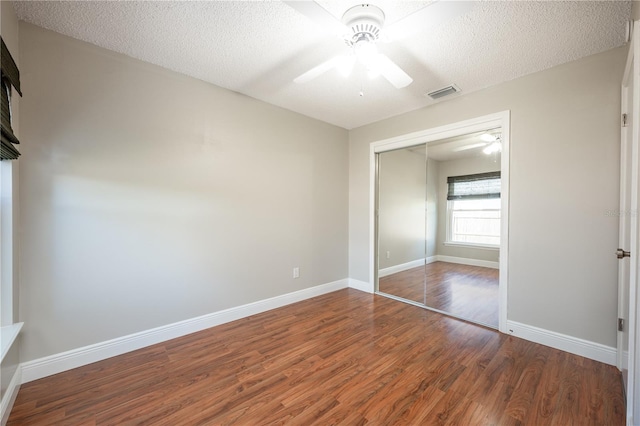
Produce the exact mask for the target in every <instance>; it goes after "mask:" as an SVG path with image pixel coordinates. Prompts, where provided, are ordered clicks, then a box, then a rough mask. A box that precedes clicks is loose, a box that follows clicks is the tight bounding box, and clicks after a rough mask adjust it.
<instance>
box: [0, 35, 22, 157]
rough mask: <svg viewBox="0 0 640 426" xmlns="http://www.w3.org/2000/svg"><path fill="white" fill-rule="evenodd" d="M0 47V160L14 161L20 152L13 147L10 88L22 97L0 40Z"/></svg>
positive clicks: (13, 65)
mask: <svg viewBox="0 0 640 426" xmlns="http://www.w3.org/2000/svg"><path fill="white" fill-rule="evenodd" d="M0 41H1V42H2V47H1V50H0V56H1V58H0V68H1V71H2V73H1V76H0V127H1V132H0V142H1V144H0V160H15V159H16V158H18V156H19V155H20V152H18V150H17V149H16V148H15V147H14V146H13V144H18V143H20V141H18V138H16V136H15V135H14V134H13V128H12V127H11V87H14V88H15V89H16V91H17V92H18V93H19V94H20V96H22V91H21V90H20V72H19V71H18V67H17V66H16V63H15V61H14V60H13V57H12V56H11V53H9V49H8V48H7V45H6V44H4V40H2V39H1V38H0Z"/></svg>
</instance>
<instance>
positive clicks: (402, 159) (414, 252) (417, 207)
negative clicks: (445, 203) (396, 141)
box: [378, 146, 427, 269]
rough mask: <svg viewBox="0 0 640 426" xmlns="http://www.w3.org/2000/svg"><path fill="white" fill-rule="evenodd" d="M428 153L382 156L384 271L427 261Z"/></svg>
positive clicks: (403, 151) (381, 248)
mask: <svg viewBox="0 0 640 426" xmlns="http://www.w3.org/2000/svg"><path fill="white" fill-rule="evenodd" d="M425 153H426V151H425V149H424V146H423V147H422V150H421V151H420V152H416V151H414V150H410V149H398V150H395V151H389V152H383V153H381V154H380V157H379V186H380V190H379V196H378V203H379V204H378V210H379V224H378V227H379V239H378V241H379V242H378V246H379V252H380V253H379V256H380V257H379V260H378V262H379V267H380V269H384V268H388V267H390V266H396V265H401V264H403V263H408V262H411V261H414V260H419V259H424V256H425V225H426V219H425V194H426V192H427V188H426V185H427V176H426V157H425ZM387 252H388V253H389V258H387Z"/></svg>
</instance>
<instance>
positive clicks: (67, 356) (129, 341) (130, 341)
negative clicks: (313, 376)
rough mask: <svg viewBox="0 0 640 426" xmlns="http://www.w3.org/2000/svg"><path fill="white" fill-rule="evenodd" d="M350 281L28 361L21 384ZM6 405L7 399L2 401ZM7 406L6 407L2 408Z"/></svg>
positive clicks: (254, 313) (257, 312)
mask: <svg viewBox="0 0 640 426" xmlns="http://www.w3.org/2000/svg"><path fill="white" fill-rule="evenodd" d="M349 284H350V282H349V280H348V279H346V278H345V279H342V280H338V281H334V282H330V283H327V284H322V285H318V286H315V287H310V288H306V289H303V290H299V291H294V292H292V293H287V294H283V295H280V296H276V297H272V298H269V299H264V300H259V301H257V302H252V303H247V304H246V305H242V306H237V307H234V308H229V309H225V310H222V311H218V312H213V313H210V314H206V315H202V316H200V317H196V318H191V319H188V320H184V321H179V322H176V323H173V324H168V325H165V326H162V327H157V328H153V329H150V330H145V331H141V332H139V333H134V334H130V335H127V336H123V337H118V338H116V339H112V340H108V341H105V342H100V343H96V344H93V345H89V346H84V347H81V348H78V349H73V350H70V351H66V352H62V353H59V354H55V355H50V356H47V357H44V358H39V359H35V360H33V361H27V362H24V363H22V364H21V366H22V383H27V382H31V381H33V380H38V379H41V378H43V377H47V376H51V375H52V374H57V373H61V372H63V371H67V370H71V369H73V368H77V367H81V366H83V365H87V364H91V363H93V362H97V361H102V360H104V359H107V358H111V357H113V356H117V355H122V354H125V353H127V352H131V351H135V350H137V349H141V348H144V347H147V346H150V345H155V344H157V343H162V342H165V341H167V340H171V339H175V338H176V337H181V336H185V335H187V334H191V333H195V332H197V331H201V330H205V329H207V328H210V327H215V326H216V325H220V324H224V323H227V322H231V321H235V320H238V319H241V318H245V317H248V316H250V315H256V314H259V313H262V312H265V311H269V310H271V309H276V308H280V307H282V306H286V305H290V304H291V303H296V302H300V301H302V300H306V299H310V298H312V297H315V296H320V295H323V294H326V293H331V292H332V291H336V290H341V289H343V288H347V287H349ZM2 402H3V404H4V399H3V401H2ZM3 406H4V405H3Z"/></svg>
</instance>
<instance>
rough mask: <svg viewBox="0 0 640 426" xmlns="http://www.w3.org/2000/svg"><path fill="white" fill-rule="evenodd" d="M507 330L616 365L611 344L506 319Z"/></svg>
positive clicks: (524, 337)
mask: <svg viewBox="0 0 640 426" xmlns="http://www.w3.org/2000/svg"><path fill="white" fill-rule="evenodd" d="M507 331H508V333H509V334H512V335H514V336H516V337H520V338H522V339H525V340H529V341H531V342H535V343H540V344H541V345H545V346H549V347H552V348H555V349H559V350H561V351H565V352H569V353H572V354H575V355H580V356H583V357H585V358H589V359H593V360H596V361H600V362H604V363H605V364H609V365H614V366H615V365H616V361H617V351H616V348H614V347H611V346H606V345H602V344H600V343H595V342H591V341H589V340H583V339H580V338H577V337H573V336H567V335H566V334H561V333H556V332H555V331H549V330H545V329H543V328H538V327H534V326H531V325H527V324H522V323H519V322H515V321H507Z"/></svg>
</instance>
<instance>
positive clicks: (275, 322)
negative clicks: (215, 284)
mask: <svg viewBox="0 0 640 426" xmlns="http://www.w3.org/2000/svg"><path fill="white" fill-rule="evenodd" d="M623 413H624V402H623V396H622V385H621V379H620V374H619V372H618V371H617V370H616V369H615V368H614V367H612V366H609V365H605V364H602V363H599V362H595V361H591V360H589V359H585V358H581V357H579V356H574V355H571V354H568V353H565V352H561V351H558V350H555V349H551V348H548V347H545V346H541V345H537V344H534V343H530V342H528V341H525V340H521V339H518V338H515V337H511V336H506V335H503V334H500V333H498V332H496V331H492V330H490V329H487V328H484V327H480V326H475V325H473V324H469V323H466V322H463V321H459V320H456V319H453V318H450V317H447V316H444V315H441V314H438V313H435V312H431V311H428V310H426V309H423V308H420V307H416V306H412V305H409V304H405V303H402V302H398V301H395V300H392V299H388V298H385V297H381V296H376V295H370V294H367V293H363V292H359V291H357V290H351V289H347V290H340V291H337V292H334V293H330V294H327V295H324V296H320V297H316V298H313V299H310V300H307V301H303V302H300V303H296V304H293V305H289V306H286V307H283V308H280V309H276V310H273V311H269V312H266V313H263V314H260V315H255V316H252V317H249V318H244V319H242V320H239V321H235V322H232V323H228V324H225V325H221V326H218V327H214V328H211V329H208V330H205V331H202V332H199V333H195V334H192V335H188V336H185V337H182V338H179V339H175V340H171V341H168V342H166V343H162V344H158V345H155V346H151V347H148V348H145V349H142V350H138V351H135V352H131V353H129V354H125V355H121V356H118V357H114V358H111V359H108V360H105V361H101V362H98V363H94V364H91V365H88V366H85V367H81V368H77V369H75V370H71V371H67V372H65V373H61V374H58V375H55V376H51V377H48V378H44V379H41V380H38V381H34V382H31V383H27V384H25V385H23V386H22V388H21V389H20V392H19V394H18V398H17V400H16V403H15V405H14V408H13V411H12V413H11V417H10V419H9V424H10V425H54V424H55V425H94V424H98V425H134V424H135V425H140V424H146V425H218V424H225V425H231V424H236V425H272V424H292V425H310V424H319V425H329V424H344V425H358V424H365V423H367V424H373V425H389V424H407V425H432V424H433V425H435V424H453V425H545V424H554V425H572V424H573V425H588V424H594V425H623V424H624V414H623Z"/></svg>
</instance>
